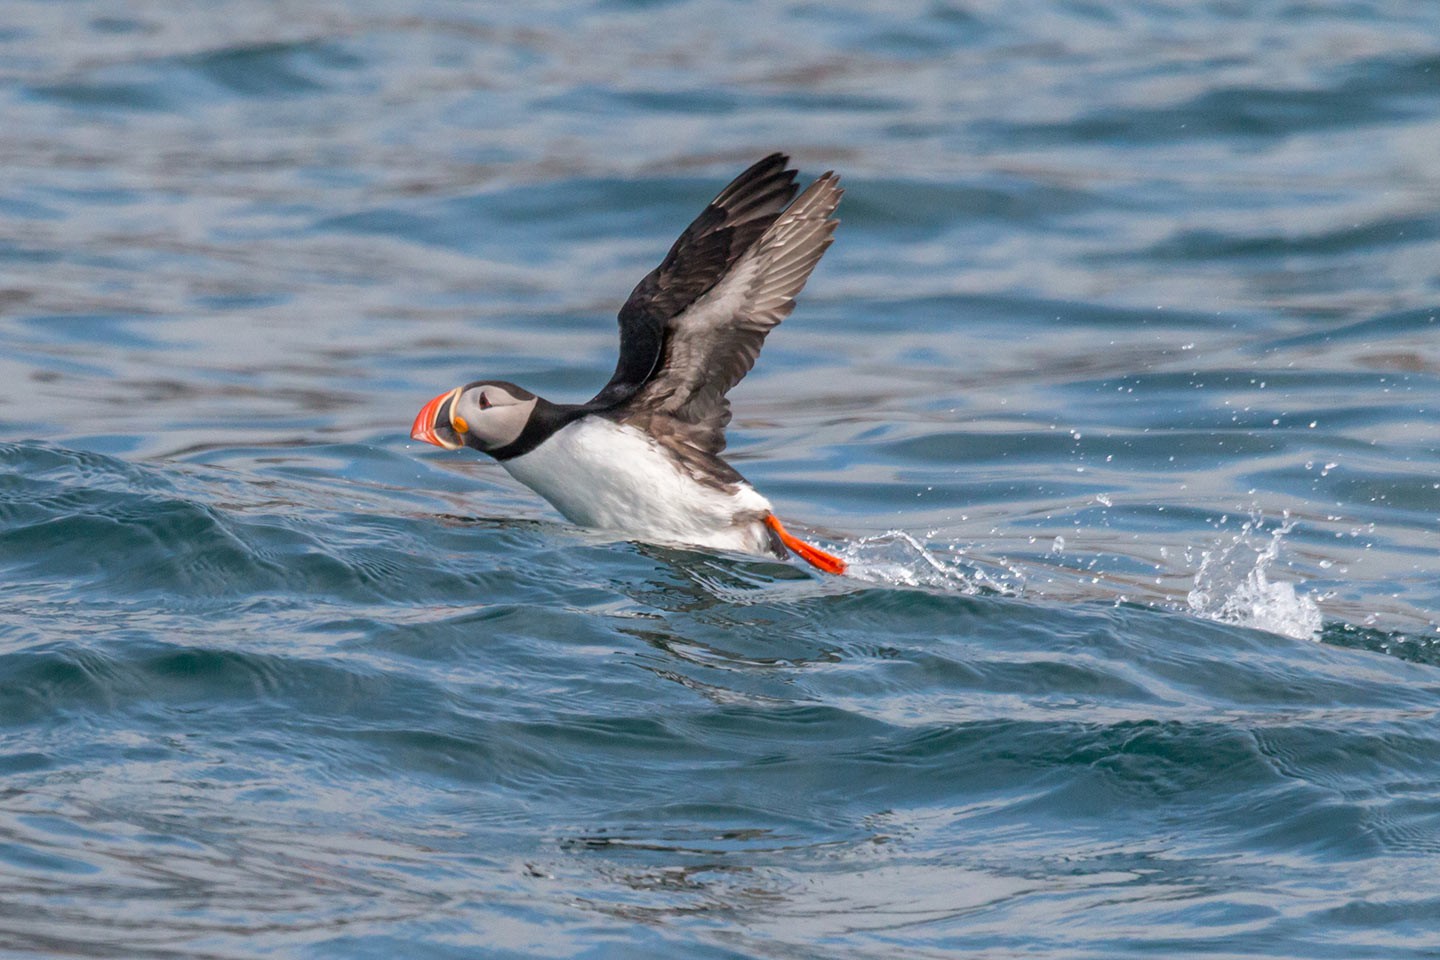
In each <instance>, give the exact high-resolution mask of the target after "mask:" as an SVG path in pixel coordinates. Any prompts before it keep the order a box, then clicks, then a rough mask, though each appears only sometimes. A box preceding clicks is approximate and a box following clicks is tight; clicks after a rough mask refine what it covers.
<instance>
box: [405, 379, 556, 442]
mask: <svg viewBox="0 0 1440 960" xmlns="http://www.w3.org/2000/svg"><path fill="white" fill-rule="evenodd" d="M538 399H539V398H538V397H536V396H535V394H533V393H531V392H530V391H529V390H525V389H523V388H521V387H517V386H515V384H513V383H505V382H504V381H500V380H477V381H475V382H474V383H469V384H466V385H465V386H463V387H456V388H455V389H454V390H451V391H450V392H449V393H442V394H440V396H438V397H436V398H435V399H434V400H431V401H430V402H429V403H427V404H425V406H423V407H421V408H420V413H419V415H418V416H416V417H415V424H414V426H412V427H411V428H410V439H412V440H424V441H425V442H426V443H433V444H435V446H437V447H443V448H444V449H446V450H459V449H460V448H461V447H474V448H475V449H476V450H480V451H482V452H485V453H489V452H490V451H492V450H499V449H500V448H502V447H507V446H509V445H510V444H512V443H514V442H515V441H516V440H518V439H519V438H520V434H521V433H522V432H524V430H525V424H527V423H529V422H530V413H531V411H533V410H534V409H535V404H536V402H537V401H538Z"/></svg>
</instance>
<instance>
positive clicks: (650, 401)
mask: <svg viewBox="0 0 1440 960" xmlns="http://www.w3.org/2000/svg"><path fill="white" fill-rule="evenodd" d="M788 163H789V158H788V157H787V156H785V155H784V154H781V153H772V154H771V155H770V156H768V157H766V158H765V159H763V160H761V161H760V162H758V163H756V164H755V165H754V166H752V167H750V169H748V170H746V171H745V172H744V173H742V174H740V176H738V177H736V178H735V180H734V181H733V182H731V184H730V185H729V186H728V187H726V188H725V189H724V190H721V191H720V194H719V195H718V196H717V197H716V198H715V199H714V200H712V201H710V205H709V206H707V207H706V208H705V210H704V211H703V212H702V213H701V214H700V216H698V217H696V218H695V222H694V223H692V224H690V226H689V227H687V228H686V229H685V232H684V233H682V234H680V239H678V240H676V241H675V245H674V246H672V247H671V248H670V252H669V253H668V254H666V255H665V259H664V260H663V261H662V262H661V264H660V266H658V267H656V268H655V269H654V270H652V271H651V272H650V274H649V275H648V276H646V277H645V279H644V280H641V281H640V283H639V284H638V285H637V286H636V287H635V289H634V291H633V292H632V293H631V294H630V299H628V300H626V301H625V305H624V306H623V307H621V308H620V361H619V362H618V363H617V364H616V365H615V374H614V376H612V377H611V378H610V382H609V383H607V384H605V386H604V388H603V389H602V390H601V391H600V392H599V393H597V394H596V395H595V396H594V398H593V399H591V400H590V401H589V402H587V403H575V404H570V403H551V402H550V401H549V400H546V399H545V398H544V397H538V396H536V395H535V394H533V393H531V392H530V391H528V390H525V389H523V388H522V387H517V386H516V385H515V384H513V383H507V382H505V381H503V380H476V381H475V382H473V383H468V384H466V385H465V386H463V387H456V388H455V389H454V390H450V391H447V392H446V393H442V394H441V395H440V396H438V397H436V398H435V399H433V400H431V401H430V402H429V403H427V404H425V406H424V407H423V408H421V410H420V413H419V415H418V416H417V417H416V418H415V424H414V426H413V427H412V428H411V431H410V436H411V438H412V439H415V440H424V441H426V442H427V443H433V444H435V445H436V446H438V447H443V448H444V449H446V450H458V449H459V448H460V447H473V448H474V449H476V450H479V451H481V452H482V453H488V454H489V455H490V456H492V457H494V458H495V459H496V460H498V461H500V464H501V466H503V467H504V468H505V469H506V470H507V471H509V473H510V475H511V476H513V477H514V478H515V479H517V480H519V481H520V482H521V483H523V484H525V485H526V486H527V487H529V488H530V489H532V490H534V491H535V492H536V493H538V494H540V496H542V497H544V498H545V499H546V500H548V501H550V503H551V504H552V505H554V507H555V509H557V510H559V511H560V513H562V514H564V516H565V517H566V518H567V519H568V520H570V521H571V522H573V523H576V524H579V525H581V526H586V527H597V528H600V529H604V530H611V531H616V532H619V533H623V534H625V535H626V536H629V537H634V538H636V539H639V540H646V541H651V542H661V543H674V544H687V545H691V546H697V547H702V548H706V549H711V550H724V551H733V552H738V553H748V554H756V555H770V556H777V557H785V556H788V554H789V552H790V551H793V552H794V553H796V554H798V555H799V556H800V557H801V558H802V559H804V560H805V561H807V562H808V563H810V564H811V565H812V566H815V567H817V568H818V569H820V570H824V571H826V572H828V573H844V572H845V561H843V560H841V559H840V558H839V557H836V556H833V555H831V554H829V553H826V552H825V551H824V550H821V549H819V548H818V547H814V546H811V545H810V544H808V543H803V542H802V541H800V540H798V539H796V538H795V537H793V536H791V535H790V534H789V533H788V532H787V531H786V530H785V528H784V526H782V525H781V523H780V521H779V520H778V519H776V517H775V514H774V511H773V510H772V509H771V506H770V501H769V500H766V499H765V498H764V497H763V496H761V495H760V493H759V492H758V491H756V489H755V488H754V487H752V486H751V485H750V484H749V482H748V481H746V479H745V478H744V477H742V476H740V474H739V473H738V472H737V471H736V470H735V468H734V467H732V466H730V464H728V463H726V462H725V461H724V460H722V459H721V458H720V452H721V451H722V450H724V449H725V426H726V424H728V423H729V422H730V401H729V400H727V399H726V397H725V394H726V393H728V392H729V391H730V388H731V387H733V386H735V384H737V383H739V382H740V380H741V378H743V377H744V376H745V374H746V373H748V372H749V371H750V368H751V367H753V366H754V365H755V358H756V357H757V356H759V354H760V347H761V345H762V344H763V343H764V341H765V335H766V334H767V333H769V332H770V330H771V329H772V328H773V327H774V326H775V325H776V324H778V323H780V321H781V320H784V319H785V318H786V317H788V316H789V315H790V311H791V310H792V309H794V307H795V297H796V296H797V295H798V294H799V293H800V290H801V289H802V288H803V287H804V286H805V281H806V280H807V279H809V277H810V273H811V271H813V270H814V269H815V265H816V264H817V263H819V262H820V257H821V255H822V254H824V252H825V250H826V248H827V247H829V246H830V244H831V242H832V240H833V239H834V238H833V234H834V233H835V227H836V225H837V224H838V223H839V221H838V220H835V219H833V218H832V217H831V214H833V213H834V212H835V208H836V206H837V205H838V204H839V203H840V195H841V194H842V193H843V191H842V190H841V189H840V186H839V177H837V176H836V175H835V174H834V173H833V172H830V173H826V174H825V175H824V176H822V177H820V178H819V179H818V180H816V181H815V182H814V183H812V184H810V186H809V187H807V188H806V190H805V192H804V193H802V194H800V196H799V197H798V198H796V197H795V192H796V189H797V187H796V184H795V173H796V172H795V171H794V170H790V169H786V167H787V164H788ZM792 198H793V199H794V202H793V203H792V202H791V200H792Z"/></svg>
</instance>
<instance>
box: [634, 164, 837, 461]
mask: <svg viewBox="0 0 1440 960" xmlns="http://www.w3.org/2000/svg"><path fill="white" fill-rule="evenodd" d="M843 192H844V191H842V190H841V189H840V178H839V177H837V176H836V175H835V174H834V173H826V174H825V175H824V176H822V177H821V178H820V179H818V180H816V181H815V182H814V183H812V184H811V185H810V186H809V187H808V188H806V190H805V192H804V193H802V194H801V195H800V196H799V198H798V199H796V201H795V202H794V203H793V204H791V205H790V207H789V208H788V209H786V210H785V212H784V213H782V214H781V215H780V216H779V217H777V218H775V219H774V220H773V222H772V223H770V224H769V225H768V226H767V228H766V229H765V230H764V232H763V233H762V234H761V235H760V236H759V238H758V239H756V240H754V241H753V242H752V243H751V244H750V245H749V246H748V247H747V248H746V249H745V250H744V251H743V252H742V253H741V254H740V256H739V257H738V258H737V259H735V260H734V261H733V262H732V263H731V264H730V265H729V266H728V268H727V269H726V270H724V271H723V272H722V275H721V276H720V277H719V278H718V282H717V281H710V285H709V286H708V287H707V288H706V289H705V290H704V291H703V292H701V293H699V294H698V295H697V296H696V297H694V299H693V300H692V301H691V302H690V303H689V304H688V305H687V306H685V307H684V308H683V309H681V310H680V311H679V312H678V313H676V314H675V315H673V316H671V317H670V318H669V319H668V320H667V321H666V323H665V325H664V328H663V331H662V342H661V349H660V358H659V363H658V365H656V367H655V369H654V370H652V371H650V373H649V376H648V377H647V378H646V379H645V382H644V384H643V385H642V386H641V387H640V388H639V389H638V390H637V391H636V392H635V393H634V395H633V396H632V397H631V398H630V400H629V402H628V403H626V404H625V406H624V420H626V421H627V422H636V423H637V425H639V424H641V422H642V421H643V422H647V423H648V424H650V425H651V426H652V429H654V428H656V427H661V424H659V423H657V420H658V419H661V418H663V419H665V420H668V421H670V423H669V426H670V428H671V429H670V432H671V433H673V434H675V435H676V436H675V439H676V440H677V441H683V443H684V444H686V445H688V446H690V447H693V448H694V449H695V450H696V451H697V452H699V453H700V454H702V455H703V454H710V455H712V456H713V455H714V454H717V453H719V452H720V451H721V450H723V449H724V448H725V426H726V424H728V423H729V422H730V402H729V401H728V400H726V399H725V394H726V393H728V392H729V391H730V388H731V387H733V386H735V384H737V383H739V382H740V380H741V379H742V378H743V377H744V376H745V374H747V373H749V372H750V368H751V367H753V366H754V365H755V358H756V357H758V356H759V355H760V347H761V346H762V345H763V344H764V342H765V335H766V334H768V333H769V332H770V331H771V329H772V328H774V327H775V326H776V325H777V324H778V323H780V321H782V320H784V319H785V318H786V317H788V316H789V315H790V311H791V310H793V309H794V307H795V297H796V296H797V295H799V293H800V291H801V289H802V288H803V287H804V286H805V281H806V280H808V279H809V278H810V273H811V272H812V271H813V270H814V269H815V265H816V264H817V263H819V262H820V257H821V256H822V255H823V254H824V253H825V250H826V249H827V248H828V247H829V246H830V244H831V242H832V240H833V239H834V237H833V234H834V233H835V227H836V226H837V225H838V224H839V221H838V220H835V219H833V218H832V217H831V214H833V213H834V212H835V208H836V206H838V205H839V203H840V196H841V194H842V193H843ZM655 432H657V433H661V434H663V433H665V432H666V431H665V430H664V429H663V428H662V429H659V430H656V431H655Z"/></svg>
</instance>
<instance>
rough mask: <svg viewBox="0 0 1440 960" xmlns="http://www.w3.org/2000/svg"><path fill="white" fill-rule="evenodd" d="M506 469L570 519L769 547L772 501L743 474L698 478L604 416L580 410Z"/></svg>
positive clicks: (744, 547)
mask: <svg viewBox="0 0 1440 960" xmlns="http://www.w3.org/2000/svg"><path fill="white" fill-rule="evenodd" d="M502 465H503V466H504V467H505V469H506V470H508V471H509V472H510V475H511V476H513V477H514V478H515V479H517V480H519V481H520V482H521V483H523V484H525V485H526V486H527V487H529V488H530V489H531V490H534V491H535V492H536V493H538V494H540V496H542V497H544V498H545V499H546V500H548V501H550V503H551V504H552V505H554V507H555V509H556V510H559V511H560V513H562V514H563V515H564V516H565V518H566V519H568V520H570V521H571V522H572V523H577V524H580V525H581V526H587V527H599V528H601V529H605V530H614V531H616V532H620V533H625V534H628V535H630V536H634V537H637V538H640V539H645V540H659V541H671V542H674V543H685V544H693V545H695V546H702V547H709V548H711V549H717V550H735V551H740V552H745V553H763V552H769V547H768V544H769V539H768V537H767V535H766V533H765V531H764V528H763V525H762V524H761V523H760V522H759V521H760V519H761V518H762V517H763V516H764V515H765V514H768V513H770V512H771V509H770V502H769V501H768V500H766V499H765V498H764V497H762V496H761V495H760V494H759V493H757V492H756V491H755V488H754V487H752V486H750V485H749V484H748V483H745V482H744V481H741V482H739V483H736V484H733V485H731V486H730V487H728V488H725V489H722V488H719V487H717V486H714V485H711V484H706V483H701V482H700V481H698V480H696V479H695V478H694V477H693V476H692V475H691V474H690V473H688V472H687V471H686V470H685V469H684V468H683V467H682V466H681V465H680V464H679V463H678V462H677V461H676V460H675V458H674V457H673V456H672V455H671V454H669V453H668V452H667V451H666V450H665V448H664V447H662V446H661V445H660V444H659V443H657V442H656V441H655V440H654V439H652V438H651V437H649V436H647V435H646V434H645V433H643V432H642V431H640V430H637V429H635V428H634V427H630V426H625V425H623V424H618V423H615V422H614V421H611V420H607V419H605V418H603V417H593V416H592V417H582V418H581V419H579V420H576V421H575V422H574V423H570V424H567V425H566V426H564V427H562V428H561V429H559V430H557V431H556V432H555V433H554V434H553V435H552V436H551V437H550V438H549V439H547V440H546V441H545V442H544V443H542V444H540V446H538V447H536V448H535V449H534V450H532V451H530V452H529V453H527V454H524V455H522V456H519V457H514V458H512V459H510V460H505V461H502Z"/></svg>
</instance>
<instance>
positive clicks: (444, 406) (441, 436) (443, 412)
mask: <svg viewBox="0 0 1440 960" xmlns="http://www.w3.org/2000/svg"><path fill="white" fill-rule="evenodd" d="M459 398H460V388H459V387H456V388H455V389H454V390H451V391H450V392H449V393H442V394H440V396H438V397H436V398H435V399H434V400H431V401H430V402H429V403H427V404H425V406H423V407H421V408H420V412H419V413H418V414H416V416H415V423H414V425H413V426H411V427H410V439H411V440H424V441H425V442H426V443H433V444H435V446H437V447H442V448H444V449H446V450H459V449H460V448H461V447H463V446H465V444H464V443H463V442H462V441H461V440H460V434H459V433H458V432H457V431H456V429H455V426H456V424H455V401H456V400H458V399H459Z"/></svg>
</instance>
